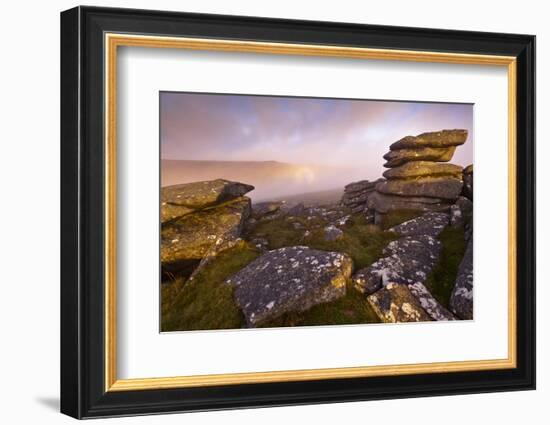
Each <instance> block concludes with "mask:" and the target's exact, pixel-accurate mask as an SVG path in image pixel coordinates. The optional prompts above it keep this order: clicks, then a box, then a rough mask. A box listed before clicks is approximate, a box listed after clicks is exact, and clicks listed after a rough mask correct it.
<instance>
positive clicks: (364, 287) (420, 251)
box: [353, 235, 441, 294]
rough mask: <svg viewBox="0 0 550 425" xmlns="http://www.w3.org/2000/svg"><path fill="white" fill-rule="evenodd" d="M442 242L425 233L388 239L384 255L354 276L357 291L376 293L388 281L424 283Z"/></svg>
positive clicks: (436, 258) (434, 262) (435, 260)
mask: <svg viewBox="0 0 550 425" xmlns="http://www.w3.org/2000/svg"><path fill="white" fill-rule="evenodd" d="M440 251H441V242H439V241H438V240H437V239H436V238H434V237H432V236H428V235H423V236H408V237H404V238H400V239H397V240H395V241H392V242H390V243H389V244H388V245H387V246H386V248H385V249H384V251H383V254H382V255H383V257H382V258H380V259H379V260H377V261H375V262H374V263H372V264H371V265H370V266H368V267H366V268H364V269H361V270H359V271H358V272H357V273H356V274H355V275H354V276H353V283H354V284H355V287H356V289H358V290H359V291H360V292H363V293H366V294H370V293H373V292H376V291H377V290H379V289H380V288H382V287H383V286H385V285H387V284H388V283H389V282H395V283H403V284H407V285H408V284H413V283H415V282H420V283H424V281H425V280H426V278H427V276H428V274H429V273H430V272H431V271H432V268H433V267H434V265H435V264H436V262H437V260H438V258H439V254H440Z"/></svg>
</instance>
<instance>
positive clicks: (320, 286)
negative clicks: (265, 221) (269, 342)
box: [226, 246, 353, 327]
mask: <svg viewBox="0 0 550 425" xmlns="http://www.w3.org/2000/svg"><path fill="white" fill-rule="evenodd" d="M352 267H353V264H352V260H351V259H350V258H349V257H348V256H347V255H346V254H342V253H339V252H326V251H319V250H314V249H311V248H308V247H306V246H294V247H287V248H280V249H276V250H273V251H268V252H266V253H265V254H263V255H262V256H261V257H259V258H257V259H256V260H254V261H253V262H252V263H250V264H248V265H247V266H246V267H245V268H243V269H242V270H240V271H239V272H237V273H236V274H234V275H233V276H231V277H229V278H228V279H227V280H226V283H227V284H229V285H232V286H233V287H234V297H235V301H236V303H237V305H238V306H239V307H240V308H241V310H242V312H243V314H244V317H245V320H246V325H247V326H248V327H255V326H258V325H261V324H262V323H263V322H265V321H268V320H271V319H275V318H276V317H278V316H280V315H282V314H284V313H287V312H301V311H305V310H307V309H309V308H311V307H312V306H314V305H316V304H320V303H324V302H328V301H332V300H335V299H337V298H340V297H342V296H344V295H345V293H346V281H347V279H349V277H350V275H351V270H352Z"/></svg>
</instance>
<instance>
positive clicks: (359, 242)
mask: <svg viewBox="0 0 550 425" xmlns="http://www.w3.org/2000/svg"><path fill="white" fill-rule="evenodd" d="M294 221H297V222H300V223H301V224H302V226H303V229H299V230H296V229H295V228H294V227H293V225H292V222H290V221H288V220H286V219H285V218H279V219H275V220H271V221H267V222H263V223H259V224H258V226H256V228H255V229H254V230H253V232H252V234H251V235H250V237H251V238H253V237H264V238H266V239H267V240H268V243H269V245H268V246H269V249H277V248H281V247H284V246H295V245H306V246H309V247H310V248H313V249H320V250H323V251H338V252H344V253H346V254H348V255H349V256H350V257H351V258H352V259H353V264H354V268H355V269H356V270H358V269H360V268H363V267H367V266H369V265H370V264H372V263H373V262H374V261H376V260H377V259H378V258H380V256H381V255H382V250H383V249H384V247H385V246H386V245H387V244H388V243H389V242H391V241H392V240H394V239H396V238H397V235H394V234H393V233H391V232H384V231H382V230H381V229H380V227H378V226H375V225H373V224H367V223H366V222H365V219H364V217H363V216H361V215H360V214H357V215H353V216H352V217H351V218H350V219H349V220H348V222H347V223H346V225H345V226H343V227H342V230H343V231H344V235H343V237H342V238H340V239H337V240H335V241H326V240H325V237H324V226H326V225H327V224H328V223H327V222H326V221H325V220H323V219H321V218H315V219H313V220H307V219H305V218H299V219H295V220H294ZM306 230H308V231H309V232H310V235H309V236H307V237H304V233H305V231H306Z"/></svg>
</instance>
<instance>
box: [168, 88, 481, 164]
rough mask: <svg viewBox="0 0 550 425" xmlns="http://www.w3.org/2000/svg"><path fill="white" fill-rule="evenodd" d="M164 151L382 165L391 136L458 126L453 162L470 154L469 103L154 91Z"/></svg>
mask: <svg viewBox="0 0 550 425" xmlns="http://www.w3.org/2000/svg"><path fill="white" fill-rule="evenodd" d="M160 103H161V155H162V157H163V158H165V159H201V160H235V161H237V160H238V161H243V160H250V161H268V160H275V161H281V162H289V163H295V164H304V163H306V164H321V165H333V166H344V165H345V166H352V167H362V166H364V167H368V168H369V169H370V170H375V169H376V170H380V171H381V169H382V163H383V159H382V155H383V154H384V153H385V152H386V151H387V149H388V146H389V145H390V144H391V143H393V142H395V141H396V140H398V139H400V138H402V137H404V136H407V135H416V134H419V133H422V132H426V131H437V130H441V129H444V128H466V129H467V130H468V131H469V133H470V136H469V138H468V141H467V143H466V144H465V145H464V146H463V147H461V148H459V149H458V150H457V154H456V155H455V158H453V162H458V163H462V164H463V165H465V164H469V163H471V162H472V156H473V153H472V141H473V135H472V131H473V108H472V105H464V104H442V103H422V102H393V101H367V100H345V99H320V98H295V97H274V96H248V95H216V94H198V93H175V92H162V93H161V95H160Z"/></svg>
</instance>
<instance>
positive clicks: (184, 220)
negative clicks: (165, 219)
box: [160, 197, 250, 263]
mask: <svg viewBox="0 0 550 425" xmlns="http://www.w3.org/2000/svg"><path fill="white" fill-rule="evenodd" d="M249 215H250V199H248V198H246V197H240V198H237V199H234V200H232V201H229V202H226V203H224V204H222V205H220V206H216V207H213V208H209V209H205V210H201V211H196V212H193V213H191V214H186V215H184V216H182V217H179V218H177V219H174V220H173V221H171V222H170V223H169V224H168V225H166V226H163V227H162V230H161V254H160V259H161V262H163V263H173V262H177V261H181V260H183V259H200V258H202V257H203V256H204V255H205V254H206V253H207V252H208V251H209V250H210V248H211V247H212V246H213V245H220V244H222V242H224V241H226V240H228V239H235V238H238V237H239V236H240V234H241V231H242V229H243V226H244V222H245V220H246V219H247V218H248V216H249Z"/></svg>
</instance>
